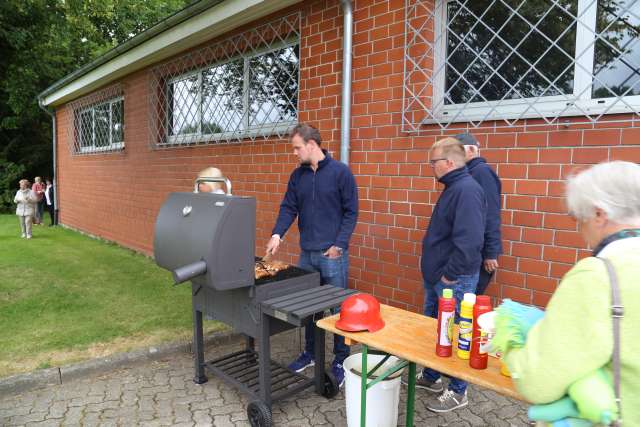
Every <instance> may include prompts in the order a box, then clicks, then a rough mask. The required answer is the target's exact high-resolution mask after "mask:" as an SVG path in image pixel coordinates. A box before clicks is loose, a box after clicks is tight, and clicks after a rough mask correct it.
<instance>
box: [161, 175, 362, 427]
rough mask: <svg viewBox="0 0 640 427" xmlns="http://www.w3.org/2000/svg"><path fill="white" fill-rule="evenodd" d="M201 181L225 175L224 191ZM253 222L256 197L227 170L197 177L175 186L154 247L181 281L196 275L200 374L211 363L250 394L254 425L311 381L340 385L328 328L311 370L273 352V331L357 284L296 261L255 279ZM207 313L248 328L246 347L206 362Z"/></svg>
mask: <svg viewBox="0 0 640 427" xmlns="http://www.w3.org/2000/svg"><path fill="white" fill-rule="evenodd" d="M200 182H221V183H224V184H225V185H226V194H214V193H199V192H198V184H199V183H200ZM255 230H256V200H255V199H254V198H252V197H241V196H233V195H232V194H231V182H230V181H229V180H228V179H226V178H198V179H197V180H196V183H195V189H194V192H193V193H171V194H170V195H169V197H168V198H167V200H166V201H165V203H164V204H163V205H162V207H161V208H160V212H159V213H158V217H157V219H156V225H155V237H154V255H155V260H156V263H157V264H158V265H159V266H160V267H162V268H165V269H167V270H169V271H171V272H172V274H173V278H174V280H175V283H176V284H179V283H182V282H185V281H188V280H190V281H191V295H192V308H193V343H194V353H195V377H194V382H196V383H197V384H202V383H205V382H207V376H206V371H209V372H210V373H213V374H214V375H216V376H218V377H219V378H221V379H223V380H224V381H226V382H227V383H230V384H231V385H233V386H235V387H237V388H238V389H239V390H240V391H242V392H244V393H245V394H247V395H248V396H249V397H250V398H251V402H250V403H249V405H248V407H247V415H248V417H249V421H250V423H251V425H252V426H265V427H268V426H271V425H272V421H271V404H272V402H273V401H276V400H279V399H283V398H286V397H289V396H291V395H293V394H295V393H298V392H300V391H302V390H304V389H306V388H307V387H310V386H315V389H316V392H317V393H318V394H321V395H323V396H325V397H333V396H335V395H336V394H337V393H338V391H339V389H338V385H337V383H336V380H335V378H333V376H332V375H331V374H330V373H328V372H325V371H324V360H325V354H324V352H325V349H324V345H323V344H324V342H325V341H324V340H325V334H324V331H323V330H321V329H319V328H315V334H316V346H315V352H316V354H315V358H316V365H315V371H314V377H313V378H308V377H306V376H304V375H301V374H297V373H294V372H291V371H289V370H288V369H287V368H286V367H285V366H282V365H280V364H278V363H276V362H274V361H272V360H271V356H270V355H271V351H270V337H271V335H274V334H277V333H279V332H283V331H286V330H289V329H292V328H295V327H299V326H302V325H303V324H304V322H305V321H306V320H307V319H309V318H311V317H315V318H317V317H319V316H322V314H323V313H324V312H325V310H328V309H332V308H335V307H338V306H339V305H340V304H341V303H342V301H343V300H344V299H345V298H346V297H347V296H349V295H351V294H352V293H355V291H353V290H346V289H339V288H336V287H333V286H329V285H325V286H321V283H320V275H319V273H317V272H309V271H306V270H302V269H300V268H297V267H293V266H290V267H289V268H287V269H284V270H281V271H279V272H278V273H277V274H275V275H274V276H268V277H264V278H261V279H258V280H256V279H255V278H254V277H255V262H256V260H259V259H257V258H256V257H255V243H256V231H255ZM203 313H204V314H206V315H208V316H210V317H212V318H213V319H216V320H219V321H221V322H223V323H226V324H227V325H230V326H231V327H233V328H234V329H235V330H236V331H237V332H240V333H242V334H243V335H244V336H245V338H246V339H245V341H246V346H245V349H244V350H242V351H238V352H235V353H231V354H227V355H225V356H223V357H220V358H218V359H215V360H212V361H208V362H205V360H204V345H203V331H202V315H203ZM292 356H293V355H292Z"/></svg>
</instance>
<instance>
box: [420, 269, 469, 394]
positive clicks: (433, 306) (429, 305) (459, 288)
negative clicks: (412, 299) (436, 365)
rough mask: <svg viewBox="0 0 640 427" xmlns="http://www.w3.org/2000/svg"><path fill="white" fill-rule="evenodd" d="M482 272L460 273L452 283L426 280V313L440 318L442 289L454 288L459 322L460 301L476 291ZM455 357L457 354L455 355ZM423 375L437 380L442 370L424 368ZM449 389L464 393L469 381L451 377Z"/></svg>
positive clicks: (431, 379) (456, 318)
mask: <svg viewBox="0 0 640 427" xmlns="http://www.w3.org/2000/svg"><path fill="white" fill-rule="evenodd" d="M479 277H480V272H478V273H476V274H471V275H460V276H458V281H457V282H456V283H453V284H451V285H448V284H446V283H444V282H443V281H442V280H440V281H438V283H436V284H435V285H433V284H429V283H427V282H425V284H424V315H425V316H429V317H433V318H436V319H437V318H438V298H439V297H440V296H441V295H442V291H443V290H444V289H445V288H451V289H453V296H454V297H455V299H456V317H455V322H456V323H458V321H459V319H460V302H461V301H462V299H463V298H464V294H465V293H467V292H471V293H475V292H476V286H477V285H478V278H479ZM454 357H455V356H454ZM422 377H423V378H425V379H427V380H430V381H436V380H437V379H438V378H440V372H438V371H435V370H433V369H430V368H424V369H423V370H422ZM450 378H451V380H450V381H449V390H452V391H453V392H455V393H458V394H462V393H464V392H465V390H466V389H467V382H466V381H462V380H459V379H457V378H453V377H450Z"/></svg>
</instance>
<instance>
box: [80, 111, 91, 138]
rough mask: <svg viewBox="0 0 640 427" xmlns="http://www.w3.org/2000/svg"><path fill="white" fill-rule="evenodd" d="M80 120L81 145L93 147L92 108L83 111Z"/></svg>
mask: <svg viewBox="0 0 640 427" xmlns="http://www.w3.org/2000/svg"><path fill="white" fill-rule="evenodd" d="M79 122H80V129H79V134H80V147H91V146H92V145H93V111H92V110H91V109H89V110H84V111H81V112H80V114H79Z"/></svg>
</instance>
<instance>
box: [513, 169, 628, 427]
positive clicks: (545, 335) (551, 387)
mask: <svg viewBox="0 0 640 427" xmlns="http://www.w3.org/2000/svg"><path fill="white" fill-rule="evenodd" d="M567 206H568V208H569V213H570V214H571V215H572V216H573V217H574V218H575V219H576V221H577V223H578V229H579V231H580V234H581V235H582V237H583V238H584V240H585V241H586V243H587V244H588V245H589V246H590V247H591V248H592V249H593V253H592V256H590V257H588V258H585V259H582V260H580V261H579V262H578V263H577V264H576V265H575V266H574V267H573V268H572V269H571V270H570V271H569V272H568V273H567V274H565V276H564V277H563V278H562V281H561V282H560V284H559V286H558V288H557V289H556V291H555V293H554V294H553V296H552V297H551V300H550V301H549V304H548V305H547V309H546V312H545V313H544V317H543V318H542V319H541V320H540V321H539V322H537V323H536V324H535V325H534V326H533V327H532V328H531V330H530V331H529V332H528V335H527V336H526V343H525V344H524V346H523V347H521V348H513V349H509V350H507V352H506V354H505V355H504V359H505V361H506V363H507V365H508V367H509V369H510V370H511V372H512V374H513V378H514V380H515V383H516V386H517V388H518V390H519V391H520V393H521V394H522V395H523V396H524V397H525V398H526V399H528V400H529V401H531V402H532V403H538V404H541V403H549V402H552V401H555V400H557V399H560V398H562V397H563V396H564V395H565V394H567V390H568V388H569V386H570V385H571V384H572V383H574V382H576V381H578V380H581V379H583V378H585V377H586V376H588V375H589V374H591V373H592V372H594V371H596V370H598V369H599V368H604V370H605V372H606V373H607V374H612V375H613V366H612V357H613V356H614V333H613V328H614V327H613V320H612V319H613V318H612V282H611V280H610V276H609V274H608V270H607V266H606V264H605V262H604V261H603V259H607V260H608V261H610V262H611V265H612V267H613V271H614V272H615V276H617V282H618V286H617V287H618V288H619V292H620V297H621V298H620V299H621V304H622V305H623V307H624V308H623V310H624V314H623V317H622V319H621V322H620V340H619V343H620V347H619V360H620V390H621V393H620V396H621V409H622V414H621V415H622V420H623V421H624V425H625V426H640V332H639V331H640V282H638V280H639V278H640V166H638V165H636V164H634V163H630V162H621V161H616V162H610V163H602V164H599V165H596V166H593V167H592V168H590V169H588V170H585V171H583V172H581V173H579V174H577V175H575V176H572V177H570V178H569V179H568V181H567Z"/></svg>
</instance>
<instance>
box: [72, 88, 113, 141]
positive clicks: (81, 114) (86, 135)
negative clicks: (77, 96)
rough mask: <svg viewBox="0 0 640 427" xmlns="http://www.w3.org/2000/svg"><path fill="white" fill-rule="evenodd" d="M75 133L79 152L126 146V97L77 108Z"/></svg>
mask: <svg viewBox="0 0 640 427" xmlns="http://www.w3.org/2000/svg"><path fill="white" fill-rule="evenodd" d="M75 133H76V138H77V140H76V144H75V148H76V152H78V153H92V152H103V151H112V150H119V149H122V148H124V98H122V97H119V98H115V99H111V100H108V101H105V102H101V103H97V104H93V105H90V106H88V107H84V108H80V109H76V110H75Z"/></svg>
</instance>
